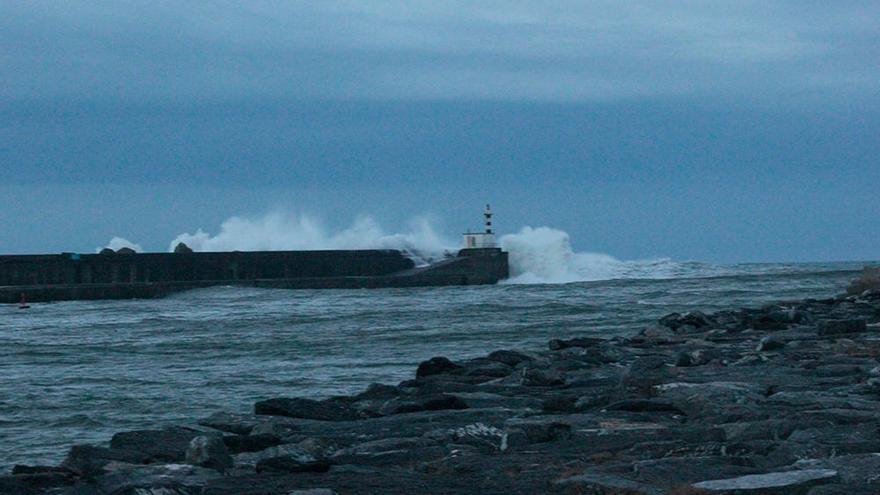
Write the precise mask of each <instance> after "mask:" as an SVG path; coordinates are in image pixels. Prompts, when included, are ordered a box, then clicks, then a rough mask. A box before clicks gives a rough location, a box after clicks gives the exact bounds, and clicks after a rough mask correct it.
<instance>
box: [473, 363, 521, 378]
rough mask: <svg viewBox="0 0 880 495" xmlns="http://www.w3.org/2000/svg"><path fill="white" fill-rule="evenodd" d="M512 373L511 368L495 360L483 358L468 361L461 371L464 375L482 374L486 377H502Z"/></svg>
mask: <svg viewBox="0 0 880 495" xmlns="http://www.w3.org/2000/svg"><path fill="white" fill-rule="evenodd" d="M511 373H513V368H512V367H510V366H508V365H506V364H504V363H499V362H497V361H491V360H488V359H483V360H480V361H478V362H475V363H468V366H467V368H465V370H464V371H463V374H464V375H466V376H482V377H487V378H503V377H505V376H507V375H509V374H511Z"/></svg>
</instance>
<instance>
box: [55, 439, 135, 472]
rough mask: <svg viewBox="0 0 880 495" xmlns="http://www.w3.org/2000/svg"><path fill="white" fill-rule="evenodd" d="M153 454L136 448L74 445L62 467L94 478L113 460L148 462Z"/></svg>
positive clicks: (133, 462) (130, 462)
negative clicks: (138, 450)
mask: <svg viewBox="0 0 880 495" xmlns="http://www.w3.org/2000/svg"><path fill="white" fill-rule="evenodd" d="M150 460H151V456H150V455H149V454H145V453H143V452H137V451H134V450H121V449H108V448H104V447H95V446H93V445H74V446H73V447H71V448H70V451H69V452H68V453H67V457H66V458H65V459H64V461H62V462H61V467H63V468H65V469H69V470H70V471H73V472H74V473H76V474H78V475H79V476H81V477H83V478H92V477H94V476H97V475H99V474H102V473H104V466H106V465H107V464H109V463H111V462H124V463H128V464H146V463H148V462H150Z"/></svg>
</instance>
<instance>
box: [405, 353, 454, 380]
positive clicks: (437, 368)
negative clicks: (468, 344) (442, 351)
mask: <svg viewBox="0 0 880 495" xmlns="http://www.w3.org/2000/svg"><path fill="white" fill-rule="evenodd" d="M461 369H462V367H461V366H460V365H458V364H455V363H453V362H452V361H450V360H449V359H448V358H445V357H442V356H438V357H432V358H431V359H429V360H427V361H423V362H421V363H419V367H418V369H416V378H422V377H426V376H431V375H440V374H445V373H456V372H458V371H460V370H461Z"/></svg>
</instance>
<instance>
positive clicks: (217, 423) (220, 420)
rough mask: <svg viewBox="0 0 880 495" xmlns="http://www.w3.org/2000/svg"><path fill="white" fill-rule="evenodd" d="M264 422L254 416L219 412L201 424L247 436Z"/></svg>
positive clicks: (201, 421) (200, 421) (200, 422)
mask: <svg viewBox="0 0 880 495" xmlns="http://www.w3.org/2000/svg"><path fill="white" fill-rule="evenodd" d="M262 422H263V418H261V417H260V416H256V415H253V414H232V413H225V412H217V413H214V414H212V415H210V416H209V417H207V418H205V419H202V420H199V424H200V425H202V426H207V427H209V428H214V429H215V430H220V431H225V432H228V433H235V434H236V435H247V434H249V433H250V432H251V430H253V429H254V427H255V426H256V425H258V424H260V423H262Z"/></svg>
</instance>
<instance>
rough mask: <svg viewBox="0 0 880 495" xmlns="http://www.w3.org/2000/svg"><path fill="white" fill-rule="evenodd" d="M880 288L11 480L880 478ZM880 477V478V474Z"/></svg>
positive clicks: (684, 320) (842, 489)
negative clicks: (879, 393) (878, 474)
mask: <svg viewBox="0 0 880 495" xmlns="http://www.w3.org/2000/svg"><path fill="white" fill-rule="evenodd" d="M878 320H880V292H876V291H873V292H872V291H868V292H865V293H859V294H854V295H852V296H846V297H843V296H842V297H836V298H827V299H820V300H815V299H812V300H802V301H791V302H783V303H775V304H768V305H765V306H762V307H751V308H745V309H739V310H723V311H719V312H715V313H706V314H704V313H700V312H697V311H692V312H681V313H677V314H671V315H667V316H664V317H662V318H660V319H659V320H656V321H655V322H654V323H653V324H649V325H647V326H646V327H645V328H642V329H641V330H638V331H636V332H634V333H632V334H630V335H627V336H619V337H616V338H611V337H603V336H599V335H589V336H586V335H585V336H571V337H569V338H566V339H553V340H550V341H549V342H548V343H547V345H546V347H545V350H543V351H525V350H499V351H495V352H490V353H487V354H485V355H482V356H480V357H475V358H468V359H461V358H456V357H455V356H450V357H451V359H447V358H440V357H438V358H434V359H430V360H427V361H424V362H423V363H421V364H420V365H419V366H418V367H417V369H416V370H415V374H414V376H413V377H412V378H410V379H407V380H404V381H403V382H400V383H398V384H396V385H375V386H371V387H368V388H367V389H366V390H364V391H362V392H360V393H354V394H350V395H345V396H338V397H333V398H329V399H323V400H316V399H314V398H311V397H295V396H280V397H274V398H272V397H271V396H270V397H264V398H262V399H261V400H259V401H257V403H256V404H255V405H254V406H253V410H252V411H253V413H252V414H228V413H217V414H214V415H212V416H210V417H206V418H203V419H202V420H201V421H198V424H194V423H189V424H180V425H178V426H176V427H169V428H162V429H157V428H148V429H140V430H135V431H124V432H120V433H118V434H116V435H113V436H112V438H110V437H109V436H108V439H109V444H104V445H99V446H76V447H73V448H71V449H70V451H69V452H68V454H67V459H66V460H65V461H64V462H62V463H61V464H60V465H59V466H53V467H39V466H30V467H26V466H20V467H17V468H15V469H14V472H15V473H16V474H13V475H10V476H7V477H5V478H2V479H0V486H3V487H7V488H8V489H9V490H18V491H16V492H13V493H52V492H53V491H54V493H78V494H81V493H135V492H136V490H152V492H154V493H155V492H158V491H160V490H165V492H166V493H200V494H215V495H219V494H232V493H236V494H258V493H259V494H263V493H296V490H306V489H324V490H325V491H324V492H319V493H332V492H336V493H340V494H347V493H474V492H482V493H635V494H663V493H688V494H698V493H715V494H718V493H756V494H757V493H783V494H789V493H790V494H810V495H818V494H824V495H828V494H835V493H876V489H877V488H878V485H877V483H878V482H877V479H876V476H875V474H876V472H877V470H878V468H880V458H878V457H877V456H876V455H874V452H878V451H880V437H878V436H877V431H878V428H877V426H878V422H880V417H878V413H877V411H878V410H880V401H878V400H877V384H878V382H877V380H878V378H877V374H878V371H877V367H878V360H877V358H878V355H880V351H878V337H877V336H878V335H880V333H878V332H880V327H878ZM872 490H873V491H872Z"/></svg>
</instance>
